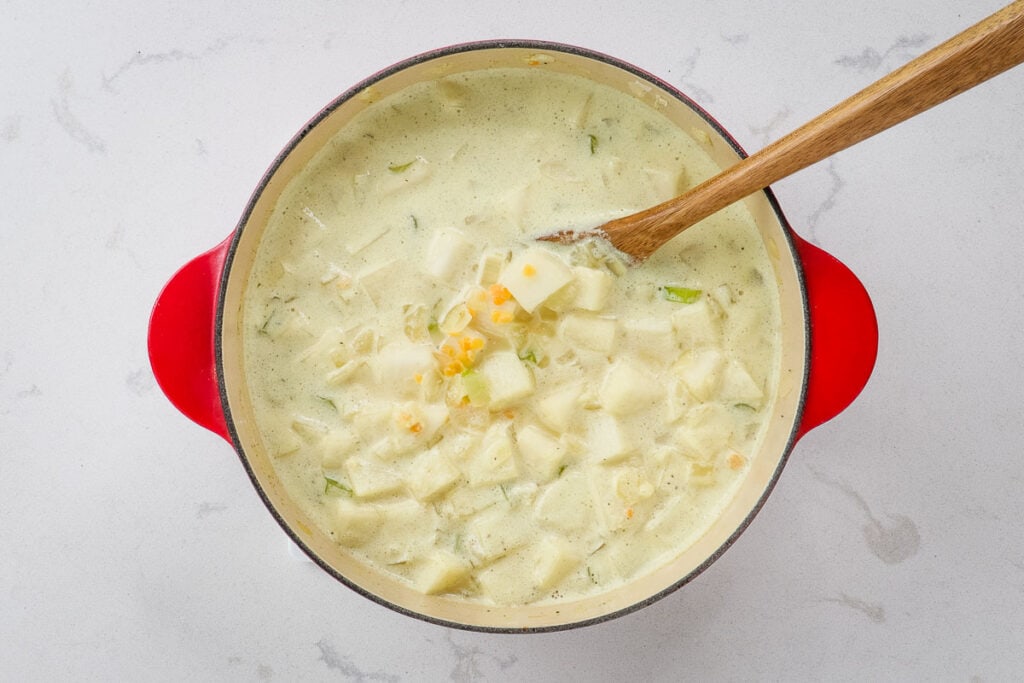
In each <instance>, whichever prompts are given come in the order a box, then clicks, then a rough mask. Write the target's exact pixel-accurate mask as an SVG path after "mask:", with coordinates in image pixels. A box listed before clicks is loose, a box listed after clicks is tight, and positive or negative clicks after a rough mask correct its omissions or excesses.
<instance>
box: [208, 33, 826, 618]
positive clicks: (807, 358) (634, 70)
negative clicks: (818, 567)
mask: <svg viewBox="0 0 1024 683" xmlns="http://www.w3.org/2000/svg"><path fill="white" fill-rule="evenodd" d="M509 48H517V49H531V50H539V51H552V52H560V53H567V54H570V55H574V56H577V57H582V58H584V59H589V60H593V61H597V62H601V63H604V64H607V65H609V66H612V67H615V68H618V69H620V70H622V71H625V72H627V73H630V74H633V75H635V76H637V77H638V78H640V79H642V80H644V81H646V82H648V83H651V84H652V85H654V86H655V87H657V88H659V89H661V90H662V91H664V92H665V93H667V94H669V95H671V96H673V97H674V98H676V99H677V100H679V101H681V102H682V103H683V104H684V105H685V106H687V107H688V108H690V109H691V110H693V111H694V112H695V113H696V114H697V115H698V116H699V117H700V118H701V119H703V120H704V121H705V122H706V124H707V125H708V126H709V127H711V128H712V129H713V130H714V131H715V132H716V133H718V134H719V135H720V136H721V138H722V139H723V140H724V141H725V142H727V143H728V145H729V146H730V147H731V149H732V150H733V151H734V152H735V153H736V154H737V155H739V157H740V158H744V157H746V156H747V153H746V151H745V150H744V149H743V148H742V147H741V146H740V145H739V143H738V142H736V140H735V139H734V138H733V137H732V135H731V134H730V133H729V132H728V131H727V130H726V129H725V128H724V127H723V126H722V125H721V124H720V123H719V122H718V120H717V119H715V118H714V117H713V116H712V115H711V114H710V113H709V112H708V111H707V110H705V109H704V108H703V107H702V106H700V105H699V104H697V103H696V102H695V101H693V100H692V99H691V98H690V97H689V96H687V95H686V94H685V93H683V92H682V91H681V90H679V89H678V88H676V87H675V86H673V85H671V84H670V83H668V82H666V81H664V80H663V79H661V78H659V77H658V76H655V75H654V74H652V73H650V72H648V71H646V70H644V69H641V68H639V67H637V66H635V65H633V64H631V63H629V62H626V61H624V60H621V59H619V58H617V57H613V56H611V55H608V54H605V53H602V52H599V51H595V50H591V49H589V48H584V47H580V46H577V45H572V44H568V43H561V42H555V41H547V40H532V39H493V40H479V41H471V42H462V43H456V44H452V45H449V46H446V47H441V48H437V49H434V50H429V51H426V52H421V53H419V54H416V55H414V56H411V57H408V58H405V59H403V60H400V61H398V62H395V63H394V64H392V65H390V66H388V67H386V68H384V69H382V70H380V71H378V72H376V73H374V74H373V75H371V76H369V77H367V78H365V79H363V80H361V81H360V82H358V83H356V84H355V85H353V86H352V87H350V88H348V89H347V90H345V91H344V92H343V93H341V94H340V95H338V96H337V97H336V98H334V99H333V100H332V101H331V102H330V103H328V104H327V105H326V106H325V107H324V108H322V109H321V110H320V111H319V112H318V113H317V114H316V115H315V116H314V117H313V118H311V119H310V120H309V121H308V122H307V123H306V124H305V125H304V126H303V127H302V128H301V129H300V130H299V131H298V132H297V133H296V134H295V135H294V136H293V137H292V138H291V139H290V140H289V141H288V143H287V144H286V145H285V146H284V147H283V148H282V149H281V151H280V152H278V154H277V155H276V156H275V158H274V160H273V162H272V163H271V165H270V166H269V167H268V169H267V170H266V171H265V172H264V174H263V175H262V177H261V178H260V181H259V183H258V184H257V185H256V187H255V189H254V190H253V192H252V194H251V196H250V198H249V200H248V202H247V203H246V206H245V209H244V210H243V212H242V215H241V217H240V219H239V221H238V223H237V225H236V227H235V230H234V231H233V233H232V234H231V236H230V238H229V241H228V245H227V249H226V254H225V258H224V265H223V270H222V271H221V273H220V277H219V282H218V286H217V292H216V304H215V308H214V339H213V351H214V369H215V372H216V386H217V391H218V394H219V397H220V402H221V406H222V409H223V412H224V418H225V422H226V427H227V434H228V437H229V439H230V442H231V444H232V446H233V448H234V450H235V452H236V454H237V455H238V457H239V460H240V461H241V463H242V466H243V468H244V470H245V472H246V475H247V476H248V477H249V480H250V481H251V482H252V485H253V487H254V488H255V489H256V491H257V494H258V495H259V497H260V499H261V500H262V501H263V504H264V506H265V507H266V508H267V509H268V510H269V512H270V514H271V516H272V517H273V518H274V520H275V521H276V522H277V523H278V525H279V526H280V527H281V528H282V529H283V530H284V532H285V533H286V534H287V536H288V537H289V539H290V540H291V541H292V542H293V543H294V544H296V546H298V547H299V548H300V549H301V550H302V552H303V553H304V554H305V555H306V556H307V557H308V558H309V559H310V560H311V561H312V562H314V563H315V564H316V565H317V566H319V567H320V568H321V569H323V570H324V571H325V572H327V573H328V574H329V575H330V576H332V577H333V578H334V579H336V580H338V581H339V582H341V583H342V584H343V585H345V586H346V587H348V588H349V589H351V590H353V591H355V592H356V593H358V594H360V595H362V596H363V597H365V598H367V599H369V600H371V601H373V602H375V603H377V604H379V605H382V606H384V607H387V608H388V609H390V610H392V611H395V612H398V613H400V614H403V615H406V616H410V617H413V618H415V619H417V620H420V621H425V622H428V623H432V624H436V625H439V626H445V627H449V628H456V629H460V630H466V631H476V632H482V633H543V632H557V631H565V630H570V629H576V628H582V627H585V626H591V625H596V624H599V623H603V622H606V621H610V620H613V619H616V618H618V617H622V616H625V615H627V614H631V613H633V612H636V611H638V610H640V609H642V608H644V607H646V606H648V605H650V604H652V603H654V602H657V601H659V600H661V599H663V598H665V597H666V596H668V595H669V594H671V593H674V592H675V591H677V590H679V589H680V588H682V587H683V586H684V585H686V584H688V583H689V582H690V581H692V580H694V579H695V578H697V577H698V576H699V575H700V574H702V573H703V572H704V571H705V570H706V569H707V568H708V567H709V566H710V565H711V564H713V563H714V562H715V561H716V560H718V559H719V558H720V557H721V556H722V555H723V554H724V553H725V552H726V550H728V549H729V548H730V547H731V546H732V545H733V544H734V543H735V542H736V540H737V539H738V538H739V536H740V535H741V534H742V533H743V532H744V531H745V530H746V529H747V528H748V527H749V526H750V524H751V523H752V522H753V520H754V517H756V516H757V514H758V513H759V512H760V510H761V509H762V508H763V506H764V505H765V503H766V502H767V499H768V497H769V496H770V495H771V493H772V491H773V490H774V488H775V485H776V484H777V482H778V480H779V478H780V477H781V475H782V471H783V469H785V466H786V464H787V463H788V461H789V456H790V454H791V452H792V450H793V447H794V446H795V445H796V442H797V441H798V440H799V438H800V436H801V435H802V432H801V423H802V420H803V416H804V408H805V405H806V399H807V388H808V379H809V375H810V371H811V351H812V349H811V346H812V335H811V318H810V313H809V304H808V295H807V287H806V281H805V273H804V264H803V261H802V259H801V256H800V254H799V252H798V250H797V246H796V238H795V234H794V232H793V230H792V227H791V226H790V224H789V221H788V220H787V218H786V216H785V214H784V213H783V211H782V208H781V206H780V205H779V203H778V201H777V199H776V197H775V195H774V193H773V192H772V191H771V189H770V188H765V189H763V190H761V191H760V192H761V193H763V194H764V195H765V197H766V198H767V201H768V203H769V206H770V208H771V212H772V214H774V216H775V217H776V219H777V220H778V221H779V224H780V227H781V233H782V235H783V237H784V240H785V244H786V247H787V249H788V255H789V259H790V261H791V262H792V264H793V266H794V268H795V270H796V281H797V283H798V286H799V296H800V301H801V308H802V311H803V337H804V340H805V348H804V354H803V355H804V358H803V363H802V377H800V381H799V392H800V394H799V398H798V399H797V401H796V409H795V412H794V415H793V420H792V427H791V430H790V433H789V435H788V436H787V437H786V440H785V445H784V447H783V450H782V453H781V454H780V457H779V461H778V464H777V465H776V467H775V468H774V470H773V471H772V474H771V476H770V477H769V478H768V479H767V481H766V482H765V486H764V489H763V491H762V493H761V494H760V495H759V496H758V498H757V499H756V502H755V503H754V504H753V505H752V506H751V507H750V508H749V510H748V511H747V512H746V514H745V516H744V517H743V520H742V521H741V522H740V523H739V524H738V525H737V526H736V527H735V528H734V529H733V530H732V531H731V532H730V533H729V535H728V536H727V537H726V538H725V539H724V541H723V542H722V543H721V544H720V545H719V546H718V548H717V549H716V550H715V551H714V552H713V553H711V554H710V555H709V556H708V557H707V558H705V559H704V561H702V562H701V563H700V564H699V565H697V566H696V567H694V568H693V569H692V570H691V571H689V572H688V573H687V574H685V575H684V576H681V577H679V578H678V579H677V580H675V581H673V582H672V583H671V584H669V585H668V586H666V587H664V588H662V589H661V590H659V591H656V592H655V593H653V594H651V595H649V596H647V597H645V598H643V599H641V600H638V601H636V602H634V603H631V604H630V605H628V606H626V607H623V608H620V609H617V610H614V611H611V612H607V613H604V614H600V615H597V616H594V617H590V618H585V619H580V620H577V621H569V622H565V623H559V624H551V625H545V626H537V627H512V626H509V627H504V626H484V625H477V624H466V623H462V622H458V621H453V620H448V619H444V618H441V617H436V616H432V615H429V614H424V613H422V612H418V611H416V610H414V609H411V608H409V607H405V606H403V605H399V604H396V603H394V602H392V601H390V600H388V599H386V598H384V597H382V596H381V595H378V594H376V593H374V592H372V591H370V590H367V589H365V588H363V587H361V586H360V585H358V584H356V583H355V582H354V581H352V580H351V579H349V578H348V577H346V576H345V575H344V574H342V573H341V572H339V571H338V570H337V569H335V568H334V567H332V566H331V565H330V564H329V563H328V562H327V561H326V560H324V559H323V558H322V557H321V556H320V555H319V554H318V553H316V552H315V551H314V550H313V549H312V548H310V547H309V545H308V544H307V543H306V542H305V541H304V540H303V539H302V538H301V536H300V535H299V534H298V533H297V532H296V531H295V529H294V528H293V527H292V525H291V524H289V523H288V521H287V520H285V519H284V518H283V516H282V515H281V513H280V512H279V511H278V509H277V507H276V506H275V505H274V503H273V501H271V499H270V496H269V495H268V494H267V492H266V490H265V489H264V487H263V485H262V484H261V482H260V481H259V479H258V477H257V476H256V473H255V470H254V469H253V467H252V464H251V462H250V460H249V458H248V456H247V455H246V452H245V448H244V447H243V445H242V440H241V438H240V435H239V432H238V429H237V427H236V425H235V420H234V418H233V416H232V412H231V407H230V404H229V397H228V390H227V385H226V381H225V371H224V361H225V356H224V344H223V331H224V325H223V323H224V315H225V305H226V303H227V302H226V297H225V292H226V290H227V286H228V279H229V276H230V274H231V270H232V264H233V261H234V257H235V254H236V250H237V247H238V244H239V241H240V240H241V238H242V233H243V232H244V228H245V226H246V225H247V224H248V222H249V219H250V217H251V216H252V213H253V210H254V208H255V206H256V204H257V201H258V200H259V199H260V197H261V196H262V194H263V192H264V190H265V189H266V187H267V185H268V183H269V182H270V180H271V178H273V177H274V175H275V174H276V173H277V171H278V170H279V168H280V167H281V165H282V163H283V162H284V160H285V159H286V158H287V157H288V156H289V155H290V154H291V153H292V152H293V151H294V150H295V148H296V147H297V146H298V144H299V143H300V142H301V141H302V140H303V139H304V138H305V137H306V136H307V135H308V134H309V133H310V131H312V130H313V129H314V128H315V127H316V126H317V125H319V124H320V123H321V122H322V121H323V120H324V119H326V118H327V117H328V116H330V115H331V114H332V113H333V112H334V111H335V110H336V109H337V108H338V107H340V106H341V105H343V104H344V103H346V102H347V101H349V100H350V99H352V98H353V97H355V96H356V95H358V94H359V93H361V92H363V91H364V90H365V89H366V88H368V87H370V86H372V85H374V84H375V83H378V82H380V81H382V80H384V79H386V78H388V77H390V76H392V75H394V74H396V73H398V72H401V71H403V70H406V69H408V68H410V67H413V66H416V65H419V64H422V63H424V62H429V61H433V60H436V59H440V58H444V57H448V56H452V55H457V54H461V53H464V52H472V51H482V50H499V49H509ZM755 194H757V193H755Z"/></svg>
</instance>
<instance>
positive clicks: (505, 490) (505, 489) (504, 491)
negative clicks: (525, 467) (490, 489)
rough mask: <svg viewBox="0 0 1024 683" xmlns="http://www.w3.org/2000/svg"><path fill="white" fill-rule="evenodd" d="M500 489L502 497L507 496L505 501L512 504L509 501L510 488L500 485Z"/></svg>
mask: <svg viewBox="0 0 1024 683" xmlns="http://www.w3.org/2000/svg"><path fill="white" fill-rule="evenodd" d="M498 488H500V489H501V495H503V496H505V500H506V501H508V502H511V501H509V497H508V487H507V486H505V485H504V484H499V485H498Z"/></svg>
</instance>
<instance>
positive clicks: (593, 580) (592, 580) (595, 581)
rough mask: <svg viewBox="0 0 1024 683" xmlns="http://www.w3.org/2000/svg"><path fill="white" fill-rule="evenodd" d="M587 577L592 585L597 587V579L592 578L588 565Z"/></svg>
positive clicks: (592, 573)
mask: <svg viewBox="0 0 1024 683" xmlns="http://www.w3.org/2000/svg"><path fill="white" fill-rule="evenodd" d="M587 576H588V577H590V580H591V582H593V584H594V585H595V586H596V585H597V577H595V576H594V572H593V571H591V569H590V565H589V564H588V565H587Z"/></svg>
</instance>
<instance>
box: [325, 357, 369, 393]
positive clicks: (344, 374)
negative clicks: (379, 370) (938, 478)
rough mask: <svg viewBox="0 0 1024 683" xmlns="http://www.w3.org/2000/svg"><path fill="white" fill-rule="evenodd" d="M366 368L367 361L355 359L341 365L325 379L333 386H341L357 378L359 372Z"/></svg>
mask: <svg viewBox="0 0 1024 683" xmlns="http://www.w3.org/2000/svg"><path fill="white" fill-rule="evenodd" d="M364 367H366V361H365V360H364V359H362V358H354V359H352V360H350V361H346V362H344V363H342V364H341V365H339V366H338V367H337V368H335V369H334V370H331V371H330V372H328V373H327V376H326V377H325V378H324V379H325V380H326V381H327V383H328V384H329V385H331V386H340V385H342V384H345V383H346V382H348V381H350V380H352V379H353V378H355V376H356V373H357V372H359V370H361V369H363V368H364Z"/></svg>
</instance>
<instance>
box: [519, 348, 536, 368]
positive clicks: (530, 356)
mask: <svg viewBox="0 0 1024 683" xmlns="http://www.w3.org/2000/svg"><path fill="white" fill-rule="evenodd" d="M519 360H524V361H526V362H527V363H533V364H534V365H536V364H537V354H536V353H534V352H533V351H532V350H530V351H527V352H526V353H523V354H520V355H519Z"/></svg>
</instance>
